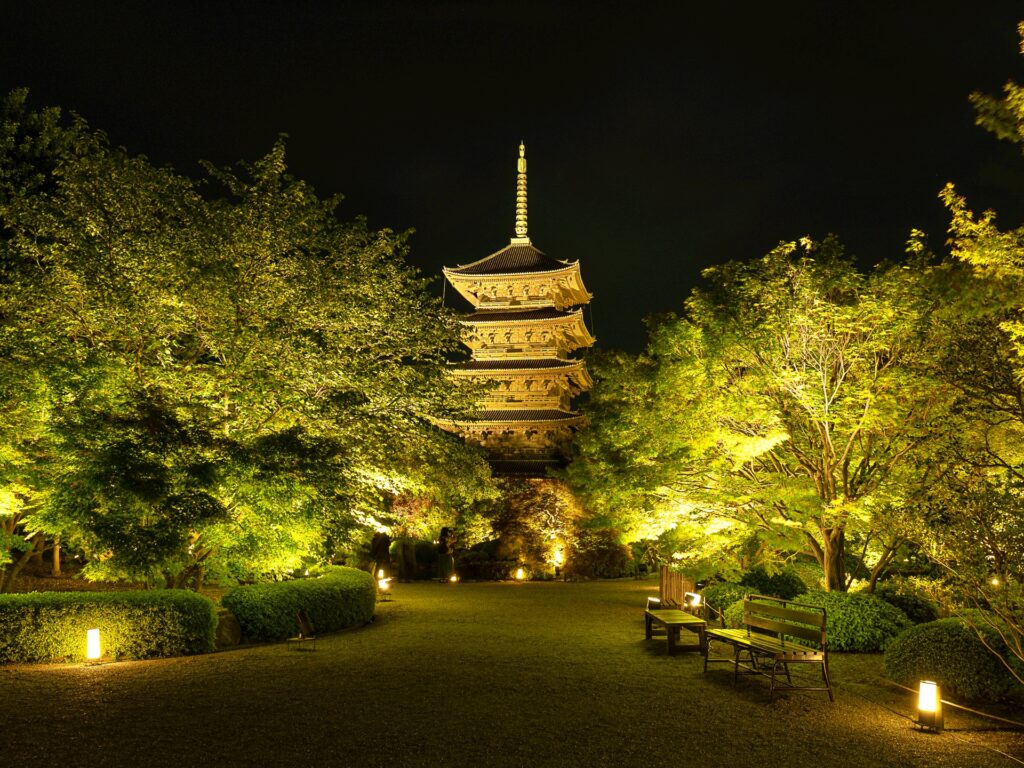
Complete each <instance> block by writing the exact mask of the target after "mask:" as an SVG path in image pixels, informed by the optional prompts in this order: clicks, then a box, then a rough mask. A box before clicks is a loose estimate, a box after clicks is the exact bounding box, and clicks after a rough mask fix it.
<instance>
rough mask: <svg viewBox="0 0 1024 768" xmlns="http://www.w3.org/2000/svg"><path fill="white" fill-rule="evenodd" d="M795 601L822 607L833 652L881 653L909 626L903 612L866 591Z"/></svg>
mask: <svg viewBox="0 0 1024 768" xmlns="http://www.w3.org/2000/svg"><path fill="white" fill-rule="evenodd" d="M798 602H801V603H809V604H810V605H819V606H822V607H824V608H825V611H826V614H827V619H828V626H827V632H828V646H829V648H830V649H832V650H834V651H884V650H885V648H886V646H888V644H889V643H890V642H892V640H893V639H894V638H895V637H896V636H897V635H898V634H900V632H902V631H903V630H905V629H906V628H907V627H909V626H910V620H909V619H908V618H907V616H906V614H904V613H903V611H901V610H900V609H899V608H897V607H895V606H893V605H890V604H889V603H887V602H885V601H884V600H882V599H881V598H879V597H876V596H875V595H872V594H869V593H867V592H818V591H815V592H808V593H806V594H804V595H801V596H800V599H799V601H798Z"/></svg>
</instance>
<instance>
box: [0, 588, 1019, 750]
mask: <svg viewBox="0 0 1024 768" xmlns="http://www.w3.org/2000/svg"><path fill="white" fill-rule="evenodd" d="M656 591H657V584H656V582H654V581H648V582H636V581H619V582H598V583H586V584H562V583H525V584H514V583H481V584H476V583H460V584H457V585H443V586H442V585H439V584H436V583H420V584H403V585H397V586H396V587H395V597H394V600H393V601H392V602H389V603H385V604H382V605H378V607H377V614H378V618H377V621H376V622H375V623H374V624H372V625H370V626H368V627H365V628H362V629H355V630H350V631H346V632H342V633H339V634H335V635H327V636H322V637H321V638H320V640H319V642H318V644H317V650H316V651H315V652H312V653H295V652H292V651H290V650H289V649H288V648H287V646H286V645H284V644H277V645H266V646H256V647H251V648H244V649H241V650H235V651H230V652H225V653H219V654H213V655H208V656H193V657H187V658H179V659H165V660H158V661H150V662H134V663H124V664H121V663H119V664H111V665H106V666H103V667H61V666H47V667H7V668H0V692H2V697H3V698H2V700H3V702H4V704H5V711H6V713H7V714H6V715H5V724H4V729H3V731H2V732H0V750H2V753H3V754H11V755H18V757H19V762H21V763H24V764H31V763H33V762H37V761H43V760H46V762H47V764H59V765H67V766H78V765H82V766H84V765H89V766H122V765H136V764H138V765H141V764H145V765H146V766H147V767H149V766H193V765H210V766H264V765H266V766H273V765H285V764H316V765H337V766H349V765H351V766H385V765H390V766H403V765H410V766H418V765H444V766H577V765H579V766H584V765H586V766H602V765H607V766H620V765H621V766H625V765H666V766H668V765H672V766H678V765H684V764H685V765H691V764H692V765H694V766H700V767H701V768H704V767H705V766H730V768H736V766H740V765H749V766H755V767H756V768H762V767H763V766H772V765H787V766H788V765H801V764H807V765H819V764H826V763H828V764H832V765H837V766H839V765H841V766H843V768H851V767H853V768H855V767H857V766H897V765H898V766H922V768H923V767H924V766H929V767H932V766H949V767H950V768H953V767H954V766H955V767H956V768H961V767H962V766H972V767H973V766H982V767H986V766H993V767H994V766H1005V765H1007V764H1008V761H1007V760H1006V759H1005V758H1001V757H999V756H998V755H995V754H994V753H991V752H986V751H984V750H983V749H981V748H980V747H978V746H976V745H973V744H967V743H964V742H963V741H958V740H957V739H955V738H953V734H951V733H946V734H944V735H942V736H928V735H926V734H922V733H919V732H916V731H914V730H913V727H912V724H911V722H910V721H909V720H906V719H904V718H902V717H899V716H898V715H896V714H894V713H893V712H890V711H889V710H887V709H885V708H883V707H882V706H879V704H877V703H874V702H875V701H877V702H881V703H883V704H885V705H886V706H888V707H891V708H892V709H896V710H898V711H900V712H902V713H904V714H907V715H912V714H913V706H914V699H913V697H912V696H911V695H909V694H907V695H903V694H901V693H899V692H898V691H897V690H896V689H893V688H891V687H889V686H883V685H882V684H881V682H880V680H879V678H878V677H877V675H878V672H879V670H880V668H881V660H880V657H878V656H865V655H862V656H844V655H842V654H836V655H835V656H834V659H833V677H834V681H835V684H836V702H835V703H834V704H829V702H828V700H827V697H826V696H824V695H823V694H813V693H786V694H784V695H780V696H777V697H776V700H775V701H774V702H772V703H770V704H769V703H768V700H767V699H768V693H767V685H764V684H763V681H760V680H748V681H741V684H740V686H739V687H738V688H735V689H734V688H733V687H732V684H731V675H730V674H729V673H728V672H726V671H724V667H723V669H722V670H715V671H713V672H710V673H708V674H707V675H704V674H703V673H702V671H701V669H702V665H701V659H700V656H699V655H697V654H688V653H680V654H678V655H677V656H675V657H669V656H668V655H667V653H666V647H665V646H666V644H665V642H664V640H663V639H659V640H657V641H651V642H645V641H644V639H643V638H644V629H643V607H644V604H645V599H646V596H647V595H649V594H652V593H656ZM864 697H868V698H869V699H872V700H873V701H868V700H867V699H865V698H864ZM981 725H983V724H982V723H979V722H978V721H973V720H967V719H966V718H965V717H964V716H962V715H960V714H958V713H951V712H947V720H946V726H947V729H958V728H968V727H970V728H977V727H979V726H981ZM956 735H957V737H958V738H961V739H963V738H967V739H970V740H983V741H984V742H985V743H988V744H992V745H997V746H999V747H1000V748H1001V749H1003V750H1005V751H1013V750H1016V754H1018V756H1020V757H1024V746H1022V744H1021V739H1022V737H1021V734H996V733H991V732H986V733H964V732H963V731H959V732H956ZM680 755H685V756H686V760H681V759H680Z"/></svg>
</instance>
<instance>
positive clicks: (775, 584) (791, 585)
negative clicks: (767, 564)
mask: <svg viewBox="0 0 1024 768" xmlns="http://www.w3.org/2000/svg"><path fill="white" fill-rule="evenodd" d="M740 584H742V585H743V586H744V587H746V588H747V591H748V592H752V593H754V594H757V595H767V596H769V597H780V598H782V599H783V600H792V599H793V598H794V597H796V596H797V595H802V594H803V593H804V592H806V591H807V585H806V584H804V582H803V579H801V578H800V576H799V575H797V573H796V571H794V570H792V569H787V570H784V571H780V572H779V573H774V574H770V573H768V571H766V570H765V569H764V568H763V567H761V566H758V567H756V568H751V569H750V570H749V571H747V572H746V573H745V574H743V578H741V579H740Z"/></svg>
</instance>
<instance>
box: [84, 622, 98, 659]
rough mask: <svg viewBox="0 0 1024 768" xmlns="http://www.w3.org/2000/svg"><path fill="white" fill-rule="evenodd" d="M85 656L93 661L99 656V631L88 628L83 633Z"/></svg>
mask: <svg viewBox="0 0 1024 768" xmlns="http://www.w3.org/2000/svg"><path fill="white" fill-rule="evenodd" d="M85 640H86V643H85V646H86V647H85V658H87V659H89V661H95V660H97V659H98V658H99V657H100V631H99V630H98V629H90V630H88V631H87V632H86V633H85Z"/></svg>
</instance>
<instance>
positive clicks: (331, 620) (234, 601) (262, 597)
mask: <svg viewBox="0 0 1024 768" xmlns="http://www.w3.org/2000/svg"><path fill="white" fill-rule="evenodd" d="M376 601H377V585H376V582H375V581H374V579H373V576H371V575H370V574H369V573H367V572H366V571H360V570H357V569H356V568H346V567H344V566H332V567H330V568H326V569H324V572H323V575H322V576H319V577H317V578H309V579H296V580H294V581H280V582H276V583H273V584H254V585H252V586H244V587H235V588H234V589H232V590H231V591H230V592H228V593H227V594H226V595H224V597H223V599H222V600H221V605H223V606H224V607H225V608H227V609H228V610H229V611H231V613H233V614H234V615H235V618H237V619H238V623H239V625H240V626H241V627H242V638H243V639H244V640H245V641H246V642H249V643H260V642H272V641H275V640H284V639H286V638H289V637H294V636H295V635H296V633H297V632H298V627H297V626H296V620H295V614H297V613H298V612H299V611H302V612H303V613H304V614H306V617H307V618H308V619H309V620H310V622H311V623H312V624H313V627H314V628H315V629H316V631H317V632H334V631H336V630H339V629H345V628H346V627H354V626H357V625H359V624H366V623H367V622H368V621H370V619H372V618H373V609H374V606H375V605H376Z"/></svg>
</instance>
